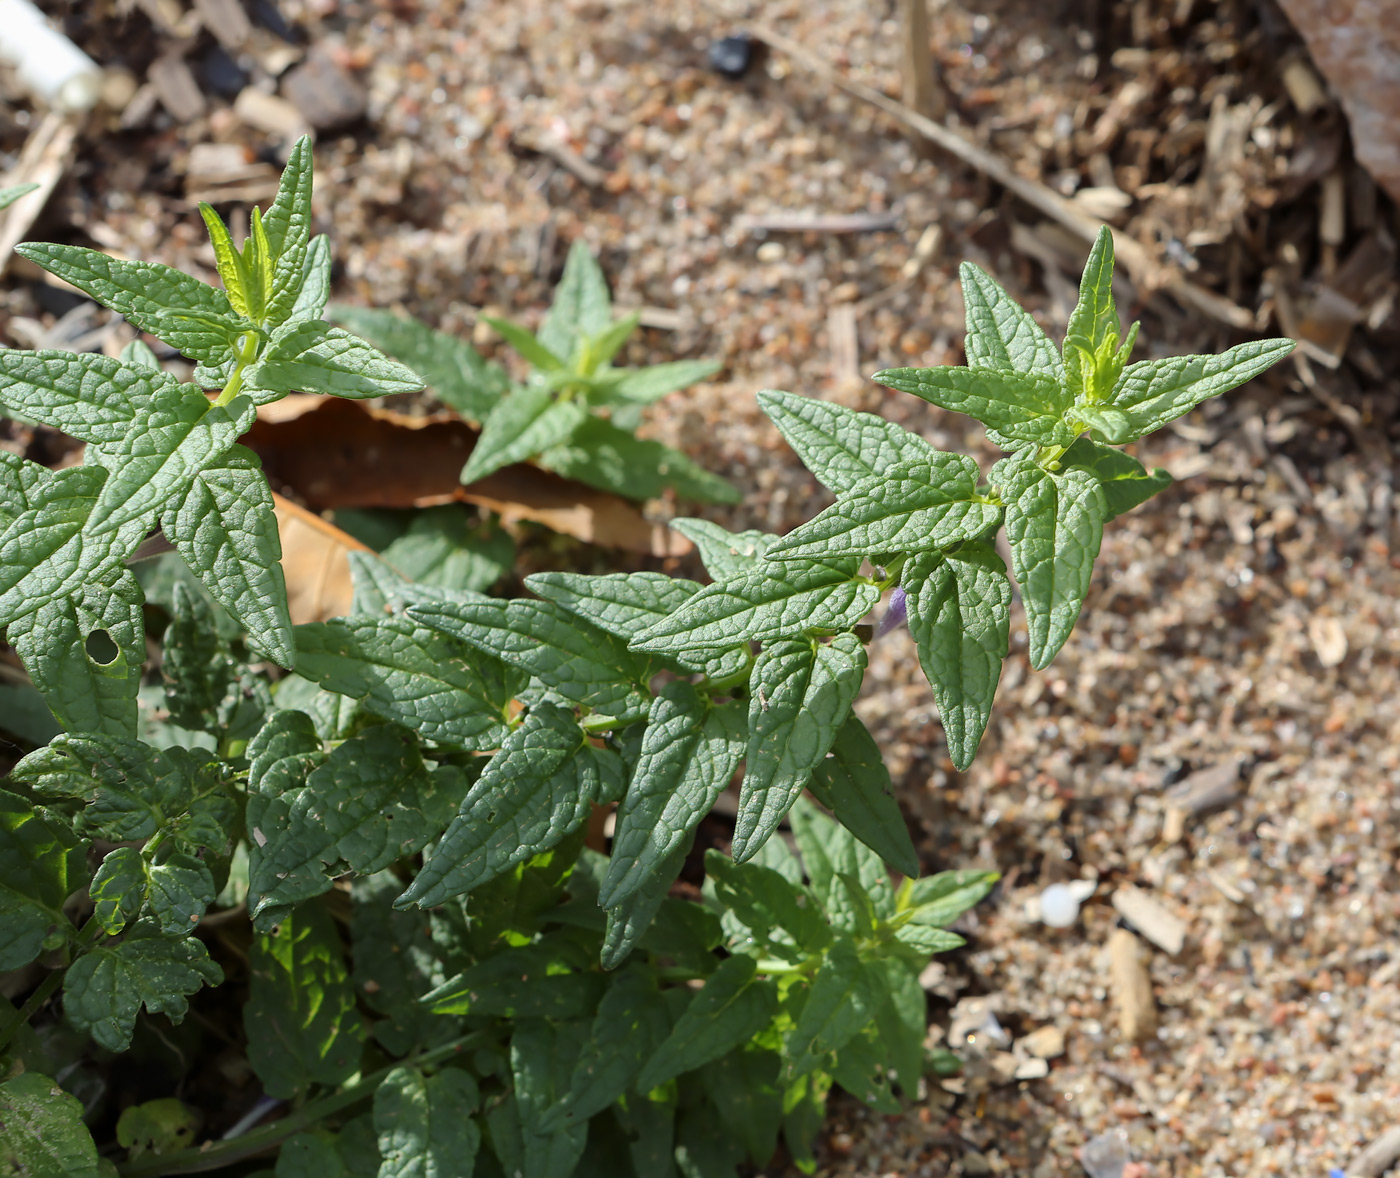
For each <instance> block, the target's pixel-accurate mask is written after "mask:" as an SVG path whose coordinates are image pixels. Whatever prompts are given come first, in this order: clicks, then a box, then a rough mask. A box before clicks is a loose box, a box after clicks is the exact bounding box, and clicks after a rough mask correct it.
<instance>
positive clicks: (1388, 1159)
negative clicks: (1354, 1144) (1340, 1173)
mask: <svg viewBox="0 0 1400 1178" xmlns="http://www.w3.org/2000/svg"><path fill="white" fill-rule="evenodd" d="M1397 1161H1400V1125H1396V1126H1394V1127H1393V1128H1390V1129H1387V1130H1386V1131H1385V1132H1384V1133H1382V1134H1381V1135H1380V1136H1379V1137H1377V1138H1376V1139H1375V1140H1374V1141H1373V1142H1371V1144H1370V1145H1368V1146H1366V1148H1365V1149H1363V1150H1362V1151H1361V1152H1360V1153H1359V1154H1357V1155H1356V1156H1355V1157H1354V1158H1352V1159H1351V1164H1350V1165H1349V1166H1347V1174H1348V1176H1349V1178H1380V1176H1381V1175H1382V1174H1384V1173H1385V1172H1386V1171H1387V1170H1388V1169H1390V1167H1391V1166H1393V1165H1394V1164H1395V1163H1396V1162H1397Z"/></svg>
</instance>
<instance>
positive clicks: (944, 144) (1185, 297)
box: [749, 24, 1255, 331]
mask: <svg viewBox="0 0 1400 1178" xmlns="http://www.w3.org/2000/svg"><path fill="white" fill-rule="evenodd" d="M749 32H750V33H751V34H752V35H753V36H755V37H757V38H758V39H759V40H761V41H764V42H766V43H767V44H769V45H770V46H772V47H773V48H774V49H776V50H779V51H780V52H782V53H785V54H787V55H788V56H789V57H791V58H792V59H793V60H794V61H796V62H797V63H799V64H800V65H803V66H805V67H806V68H807V69H809V70H811V71H812V72H813V73H816V74H820V75H821V76H822V77H824V78H826V79H827V80H828V81H830V82H832V83H833V84H835V85H836V86H839V87H840V88H841V89H842V90H845V91H846V92H847V93H848V94H853V95H855V97H857V98H859V99H861V100H862V101H864V102H868V103H870V104H871V105H872V106H878V107H879V108H880V109H881V110H883V111H884V112H885V113H886V114H889V115H893V116H894V117H895V118H896V119H898V120H899V121H900V122H902V123H904V124H905V125H906V126H908V127H911V128H913V129H914V130H915V131H917V132H919V134H921V135H923V136H924V137H925V138H926V139H928V140H930V141H931V142H932V143H933V144H934V145H935V146H937V147H939V148H942V150H944V151H946V152H947V153H948V154H949V155H952V156H956V157H957V158H958V159H960V160H962V162H963V163H965V164H968V165H969V166H970V167H973V168H976V169H977V170H978V171H979V172H981V173H983V174H984V175H985V176H988V177H989V178H990V179H992V180H995V181H996V182H997V183H998V184H1000V185H1001V186H1002V187H1003V188H1005V189H1007V190H1008V191H1010V192H1012V193H1014V194H1015V195H1016V196H1018V197H1020V198H1021V199H1022V200H1023V201H1025V202H1026V203H1027V204H1029V205H1031V206H1032V207H1034V208H1037V209H1039V210H1040V211H1041V212H1042V213H1044V214H1045V215H1046V216H1047V217H1050V218H1052V219H1053V220H1055V221H1058V222H1059V223H1060V224H1061V225H1063V226H1064V227H1065V228H1066V229H1068V230H1069V231H1070V232H1071V233H1073V234H1075V236H1077V237H1080V238H1082V239H1083V240H1084V241H1088V242H1091V241H1093V240H1094V238H1095V237H1096V236H1097V235H1098V232H1099V230H1100V229H1102V228H1103V225H1104V223H1103V222H1102V221H1100V220H1099V219H1098V218H1097V217H1092V216H1089V215H1088V214H1087V213H1085V212H1084V210H1083V209H1081V208H1077V207H1076V206H1075V204H1074V202H1073V201H1071V200H1069V199H1067V198H1066V197H1063V196H1061V195H1060V194H1059V193H1058V192H1055V191H1054V190H1053V189H1050V188H1047V187H1046V186H1045V185H1044V184H1041V183H1040V182H1039V181H1038V180H1029V179H1027V178H1026V177H1024V176H1020V175H1017V174H1016V172H1015V171H1013V170H1012V168H1011V165H1010V164H1008V163H1007V162H1006V161H1005V160H1004V159H1002V158H1001V157H1000V156H998V155H994V154H992V153H991V152H990V151H988V150H986V149H985V148H983V147H980V146H979V145H978V144H976V143H973V142H972V141H971V140H970V139H966V138H964V137H963V136H962V135H959V134H958V133H957V132H956V131H953V130H950V129H949V128H948V127H944V126H942V125H941V124H939V123H935V122H934V121H933V120H932V119H927V118H925V117H924V116H923V115H921V114H919V113H918V112H917V111H913V110H910V109H909V108H908V107H907V106H905V105H904V104H903V103H901V102H896V101H895V100H894V99H893V98H890V97H888V96H886V95H884V94H881V93H880V91H878V90H876V89H874V88H873V87H871V86H867V85H865V83H863V82H857V81H855V80H854V79H852V78H848V77H846V76H845V75H844V74H841V73H839V72H838V71H837V70H835V69H833V68H832V67H831V66H830V65H828V64H827V63H826V62H825V61H823V60H822V59H821V58H820V57H818V56H817V55H816V54H815V53H813V52H811V51H810V50H809V49H807V48H805V47H804V46H802V45H800V44H798V43H797V42H796V41H793V40H792V39H791V38H788V37H785V36H783V35H782V34H781V33H779V32H777V31H776V30H774V29H770V28H769V27H768V26H767V25H763V24H755V25H751V26H750V27H749ZM1114 247H1115V250H1116V252H1117V255H1118V259H1119V261H1121V262H1122V263H1123V265H1124V267H1125V268H1126V269H1127V271H1128V273H1129V274H1131V275H1132V276H1133V279H1134V281H1136V282H1137V283H1138V285H1139V286H1141V287H1142V288H1144V289H1145V290H1165V291H1167V292H1168V293H1170V294H1171V295H1172V296H1174V297H1175V298H1176V299H1177V300H1178V301H1180V302H1181V303H1182V304H1183V305H1184V306H1187V307H1190V308H1191V309H1192V310H1195V311H1199V312H1201V313H1202V314H1204V315H1208V316H1210V317H1211V318H1212V319H1217V320H1219V321H1220V322H1221V323H1226V324H1228V325H1229V326H1231V327H1234V328H1237V329H1239V330H1241V331H1252V330H1254V329H1255V322H1254V316H1253V314H1251V313H1250V312H1249V311H1246V310H1245V309H1244V308H1243V307H1241V306H1239V305H1238V304H1236V303H1232V302H1231V301H1230V300H1229V299H1227V298H1224V297H1222V296H1221V295H1218V294H1216V293H1214V292H1213V291H1209V290H1206V289H1205V287H1202V286H1197V285H1196V284H1195V283H1194V282H1190V281H1189V280H1187V279H1186V278H1183V277H1182V276H1181V275H1179V274H1176V273H1173V272H1172V271H1171V270H1168V269H1166V268H1165V267H1162V266H1159V265H1158V264H1157V263H1156V262H1154V261H1153V260H1152V258H1151V256H1150V255H1149V254H1148V252H1147V251H1146V250H1145V249H1143V247H1142V246H1141V245H1139V244H1138V243H1137V242H1136V241H1134V240H1133V239H1132V238H1130V237H1126V236H1123V237H1117V238H1115V239H1114Z"/></svg>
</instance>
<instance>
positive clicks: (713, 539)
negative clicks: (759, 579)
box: [671, 516, 778, 610]
mask: <svg viewBox="0 0 1400 1178" xmlns="http://www.w3.org/2000/svg"><path fill="white" fill-rule="evenodd" d="M671 527H672V528H674V529H675V530H676V531H677V532H679V533H680V534H681V535H682V536H684V537H685V538H686V539H687V540H689V541H690V542H691V543H693V544H694V545H695V547H696V549H697V550H698V551H699V553H700V563H701V564H703V565H704V566H705V571H706V572H707V573H709V574H710V576H711V577H712V578H713V579H714V580H716V581H726V580H728V579H729V578H731V577H733V576H734V575H735V574H736V573H744V572H749V571H751V570H753V569H755V568H757V567H758V566H759V565H760V564H762V563H763V558H764V556H766V555H767V553H768V549H770V548H771V547H772V546H773V545H774V544H776V543H777V542H778V537H777V536H773V535H770V534H769V533H767V532H755V531H747V532H730V531H726V530H725V529H724V528H722V527H720V526H719V524H715V523H711V522H710V521H709V520H707V519H690V518H687V517H684V516H683V517H681V518H679V519H673V520H672V521H671ZM672 608H673V610H674V608H675V607H672Z"/></svg>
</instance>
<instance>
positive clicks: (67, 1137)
mask: <svg viewBox="0 0 1400 1178" xmlns="http://www.w3.org/2000/svg"><path fill="white" fill-rule="evenodd" d="M29 187H33V186H32V185H31V186H29ZM12 191H14V190H13V189H7V190H5V192H0V200H3V197H4V196H5V195H6V193H7V192H12ZM5 203H8V202H5ZM3 207H4V205H3V204H0V208H3ZM0 1129H3V1131H0V1174H6V1175H14V1176H15V1178H31V1176H32V1178H101V1171H100V1170H99V1169H98V1165H99V1160H98V1156H97V1146H96V1145H95V1144H94V1143H93V1140H92V1134H91V1133H89V1132H88V1128H87V1126H86V1125H84V1124H83V1102H82V1101H80V1100H79V1099H78V1098H77V1097H76V1096H70V1095H69V1094H68V1093H67V1092H65V1091H64V1090H63V1089H62V1088H61V1087H60V1086H59V1084H58V1083H57V1081H55V1080H51V1079H49V1077H48V1076H45V1075H42V1074H41V1073H39V1072H21V1073H20V1074H19V1075H17V1076H12V1077H10V1079H8V1080H6V1081H5V1082H4V1083H3V1084H0Z"/></svg>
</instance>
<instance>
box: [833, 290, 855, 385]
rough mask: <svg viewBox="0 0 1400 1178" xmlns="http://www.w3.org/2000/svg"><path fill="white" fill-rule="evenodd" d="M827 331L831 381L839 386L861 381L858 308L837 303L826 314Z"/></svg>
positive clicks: (848, 304)
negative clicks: (857, 321)
mask: <svg viewBox="0 0 1400 1178" xmlns="http://www.w3.org/2000/svg"><path fill="white" fill-rule="evenodd" d="M826 331H827V335H828V336H829V337H830V345H831V379H832V381H834V382H835V383H837V384H845V383H847V382H848V381H858V380H860V335H859V332H858V331H857V323H856V308H855V306H854V305H853V304H851V303H837V304H836V305H835V306H833V307H832V308H831V309H830V310H829V311H828V312H827V314H826Z"/></svg>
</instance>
